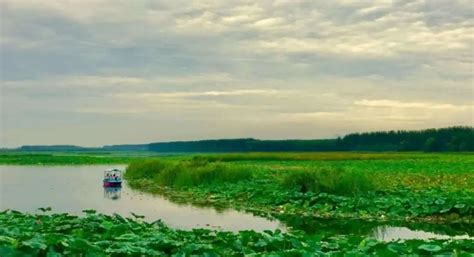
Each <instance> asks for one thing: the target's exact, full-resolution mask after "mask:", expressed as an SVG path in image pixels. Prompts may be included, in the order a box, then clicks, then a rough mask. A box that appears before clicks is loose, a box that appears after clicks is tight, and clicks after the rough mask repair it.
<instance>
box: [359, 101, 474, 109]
mask: <svg viewBox="0 0 474 257" xmlns="http://www.w3.org/2000/svg"><path fill="white" fill-rule="evenodd" d="M354 104H356V105H359V106H365V107H382V108H415V109H418V108H419V109H433V110H453V111H456V110H461V111H462V110H474V105H454V104H438V103H427V102H401V101H395V100H386V99H380V100H367V99H363V100H359V101H355V102H354Z"/></svg>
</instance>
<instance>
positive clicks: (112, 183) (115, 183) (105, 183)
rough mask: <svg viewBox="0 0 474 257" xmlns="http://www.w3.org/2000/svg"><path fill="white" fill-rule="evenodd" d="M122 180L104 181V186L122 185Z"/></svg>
mask: <svg viewBox="0 0 474 257" xmlns="http://www.w3.org/2000/svg"><path fill="white" fill-rule="evenodd" d="M121 186H122V181H104V187H121Z"/></svg>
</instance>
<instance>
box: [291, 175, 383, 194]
mask: <svg viewBox="0 0 474 257" xmlns="http://www.w3.org/2000/svg"><path fill="white" fill-rule="evenodd" d="M282 183H283V185H284V186H285V187H286V188H288V189H290V190H293V189H296V190H298V191H299V192H302V193H306V192H308V191H311V192H314V193H330V194H335V195H353V196H355V195H360V194H365V193H368V192H372V191H375V183H374V181H373V180H372V179H371V178H370V177H369V175H368V174H367V173H364V172H360V171H348V170H345V169H327V168H324V169H309V170H297V171H293V172H289V173H287V174H285V176H284V177H283V181H282Z"/></svg>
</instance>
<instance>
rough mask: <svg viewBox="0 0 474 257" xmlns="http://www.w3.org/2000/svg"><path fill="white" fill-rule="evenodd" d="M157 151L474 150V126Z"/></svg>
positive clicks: (207, 143)
mask: <svg viewBox="0 0 474 257" xmlns="http://www.w3.org/2000/svg"><path fill="white" fill-rule="evenodd" d="M148 150H150V151H156V152H303V151H310V152H315V151H426V152H442V151H443V152H444V151H450V152H463V151H474V128H472V127H451V128H441V129H426V130H420V131H404V130H399V131H378V132H368V133H353V134H348V135H345V136H343V137H341V138H337V139H336V138H335V139H319V140H258V139H253V138H242V139H218V140H201V141H184V142H163V143H152V144H149V145H148Z"/></svg>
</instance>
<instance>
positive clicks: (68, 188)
mask: <svg viewBox="0 0 474 257" xmlns="http://www.w3.org/2000/svg"><path fill="white" fill-rule="evenodd" d="M108 168H111V167H110V166H102V165H94V166H60V167H56V166H55V167H42V166H0V209H1V210H4V209H14V210H18V211H24V212H36V210H37V208H39V207H51V208H52V209H53V211H54V212H67V213H70V214H75V215H83V213H82V210H84V209H94V210H97V211H99V212H101V213H106V214H113V213H118V214H121V215H125V216H130V212H134V213H136V214H141V215H145V218H146V220H148V221H155V220H158V219H161V220H163V221H164V222H165V223H166V224H167V225H169V226H172V227H175V228H182V229H190V228H197V227H203V228H213V229H223V230H231V231H238V230H250V229H253V230H257V231H263V230H265V229H270V230H273V229H277V228H279V229H281V230H285V229H284V226H283V225H282V224H281V223H279V222H277V221H270V220H267V219H264V218H260V217H255V216H253V215H251V214H246V213H240V212H236V211H231V210H230V211H221V212H218V211H216V210H215V209H212V208H198V207H193V206H190V205H179V204H176V203H172V202H170V201H168V200H166V199H164V198H163V197H160V196H156V195H149V194H145V193H140V192H138V191H135V190H132V189H131V188H130V187H128V185H127V183H126V182H125V183H124V184H123V186H122V188H121V189H119V190H116V189H111V190H110V191H106V190H105V189H104V188H103V187H102V179H103V171H104V170H105V169H108ZM116 168H120V169H124V168H125V167H123V166H116ZM114 190H115V191H114Z"/></svg>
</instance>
